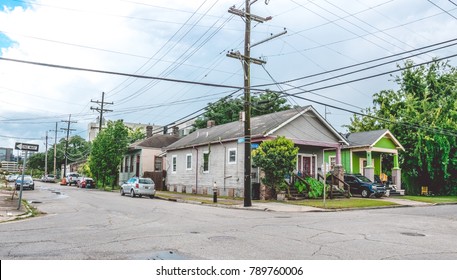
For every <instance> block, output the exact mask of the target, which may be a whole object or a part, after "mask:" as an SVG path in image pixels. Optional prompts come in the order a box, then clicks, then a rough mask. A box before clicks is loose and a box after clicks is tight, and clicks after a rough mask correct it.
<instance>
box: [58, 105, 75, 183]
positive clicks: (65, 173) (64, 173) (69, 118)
mask: <svg viewBox="0 0 457 280" xmlns="http://www.w3.org/2000/svg"><path fill="white" fill-rule="evenodd" d="M61 122H66V123H67V128H61V129H62V130H66V131H67V138H66V139H67V140H66V141H65V164H64V168H63V177H66V176H67V164H68V138H69V136H70V131H71V130H76V129H70V124H71V123H76V122H75V121H72V120H71V114H70V115H69V116H68V121H61Z"/></svg>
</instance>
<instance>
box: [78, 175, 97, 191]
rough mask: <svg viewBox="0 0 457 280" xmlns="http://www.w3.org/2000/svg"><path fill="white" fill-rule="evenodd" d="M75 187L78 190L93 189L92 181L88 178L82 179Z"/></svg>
mask: <svg viewBox="0 0 457 280" xmlns="http://www.w3.org/2000/svg"><path fill="white" fill-rule="evenodd" d="M76 185H77V187H78V188H88V189H89V188H95V182H94V179H92V178H89V177H82V178H81V180H79V181H78V183H77V184H76Z"/></svg>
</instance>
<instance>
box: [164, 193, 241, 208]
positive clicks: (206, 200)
mask: <svg viewBox="0 0 457 280" xmlns="http://www.w3.org/2000/svg"><path fill="white" fill-rule="evenodd" d="M176 195H179V196H178V198H181V199H183V200H190V201H196V202H200V203H202V204H222V205H237V204H239V202H237V201H242V200H243V198H233V197H226V196H218V197H217V203H214V202H213V196H212V195H203V194H186V193H177V192H164V191H160V193H159V192H157V193H156V196H160V197H161V198H166V199H169V198H176ZM224 199H227V200H224Z"/></svg>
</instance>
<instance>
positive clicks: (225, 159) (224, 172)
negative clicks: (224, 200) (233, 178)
mask: <svg viewBox="0 0 457 280" xmlns="http://www.w3.org/2000/svg"><path fill="white" fill-rule="evenodd" d="M219 143H220V144H221V145H222V147H224V168H223V174H222V175H223V178H224V183H223V184H224V192H225V180H226V179H227V178H226V176H225V174H226V171H225V168H226V164H227V147H225V145H224V144H222V141H221V137H219Z"/></svg>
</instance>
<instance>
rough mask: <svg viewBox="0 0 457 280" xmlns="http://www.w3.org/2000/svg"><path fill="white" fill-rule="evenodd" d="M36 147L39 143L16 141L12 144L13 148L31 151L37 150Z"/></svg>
mask: <svg viewBox="0 0 457 280" xmlns="http://www.w3.org/2000/svg"><path fill="white" fill-rule="evenodd" d="M38 147H39V145H36V144H27V143H18V142H16V144H15V145H14V149H16V150H22V151H33V152H38Z"/></svg>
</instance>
